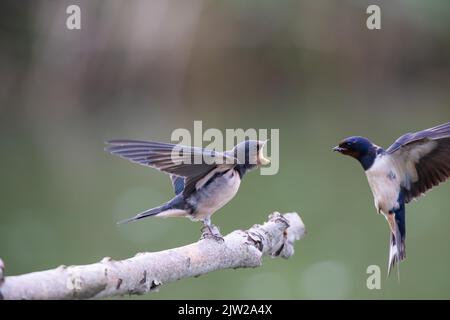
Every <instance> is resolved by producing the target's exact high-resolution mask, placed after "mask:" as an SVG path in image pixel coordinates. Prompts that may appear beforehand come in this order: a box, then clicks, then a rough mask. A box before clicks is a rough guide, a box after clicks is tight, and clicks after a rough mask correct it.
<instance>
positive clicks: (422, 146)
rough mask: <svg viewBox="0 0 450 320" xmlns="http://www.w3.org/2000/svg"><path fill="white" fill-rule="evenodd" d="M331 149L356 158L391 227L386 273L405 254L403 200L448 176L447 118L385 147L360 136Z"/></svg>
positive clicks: (449, 143)
mask: <svg viewBox="0 0 450 320" xmlns="http://www.w3.org/2000/svg"><path fill="white" fill-rule="evenodd" d="M333 150H334V151H337V152H340V153H342V154H344V155H348V156H351V157H353V158H355V159H357V160H358V161H359V162H360V163H361V165H362V167H363V168H364V171H365V173H366V176H367V180H368V182H369V186H370V189H371V190H372V193H373V197H374V202H375V207H376V209H377V211H378V213H382V214H383V215H384V216H385V218H386V220H387V222H388V224H389V228H390V231H391V233H390V249H389V261H388V275H389V274H390V272H391V270H392V268H393V267H394V266H395V264H396V263H398V262H400V261H402V260H404V259H405V258H406V248H405V236H406V225H405V204H407V203H409V202H410V201H411V200H413V199H416V198H418V197H420V196H421V195H422V194H424V193H425V192H426V191H428V190H430V189H431V188H433V187H434V186H437V185H438V184H439V183H441V182H444V181H446V180H447V179H448V177H449V176H450V122H448V123H445V124H442V125H439V126H437V127H434V128H430V129H426V130H423V131H419V132H415V133H407V134H405V135H403V136H401V137H400V138H398V139H397V140H396V141H395V142H394V143H393V144H392V145H391V146H390V147H389V148H388V149H386V150H384V149H383V148H381V147H379V146H377V145H375V144H373V143H372V142H371V141H370V140H368V139H366V138H363V137H349V138H346V139H344V140H343V141H342V142H341V143H339V145H338V146H336V147H334V148H333Z"/></svg>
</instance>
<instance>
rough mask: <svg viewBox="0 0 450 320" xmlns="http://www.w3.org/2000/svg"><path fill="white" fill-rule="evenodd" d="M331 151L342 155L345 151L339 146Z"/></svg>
mask: <svg viewBox="0 0 450 320" xmlns="http://www.w3.org/2000/svg"><path fill="white" fill-rule="evenodd" d="M331 150H333V151H334V152H340V153H342V151H344V150H345V149H344V148H341V147H339V146H336V147H334V148H333V149H331Z"/></svg>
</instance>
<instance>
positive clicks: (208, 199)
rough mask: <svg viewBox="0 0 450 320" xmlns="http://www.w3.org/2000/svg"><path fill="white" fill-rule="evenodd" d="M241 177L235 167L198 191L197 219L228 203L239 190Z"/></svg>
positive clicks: (196, 199)
mask: <svg viewBox="0 0 450 320" xmlns="http://www.w3.org/2000/svg"><path fill="white" fill-rule="evenodd" d="M240 184H241V179H240V177H239V174H238V173H237V172H236V170H234V169H230V170H228V171H226V172H225V173H224V174H223V175H220V176H218V177H215V178H214V179H213V180H212V181H210V182H208V183H207V184H205V186H204V187H202V188H200V189H199V190H198V191H197V194H196V197H195V202H196V208H197V210H196V212H195V214H194V215H195V219H204V218H206V217H207V216H210V215H211V214H213V213H214V212H215V211H217V210H219V209H220V208H222V207H223V206H224V205H226V204H227V203H228V202H229V201H230V200H231V199H233V198H234V196H235V195H236V193H237V192H238V190H239V186H240Z"/></svg>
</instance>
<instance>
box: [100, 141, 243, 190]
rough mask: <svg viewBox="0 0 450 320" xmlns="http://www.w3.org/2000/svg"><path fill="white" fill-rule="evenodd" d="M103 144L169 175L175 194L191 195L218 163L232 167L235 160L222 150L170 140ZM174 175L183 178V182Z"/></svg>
mask: <svg viewBox="0 0 450 320" xmlns="http://www.w3.org/2000/svg"><path fill="white" fill-rule="evenodd" d="M106 143H107V145H108V146H107V147H106V148H105V150H106V151H108V152H110V153H111V154H114V155H117V156H119V157H121V158H124V159H127V160H130V161H132V162H135V163H138V164H141V165H145V166H150V167H153V168H155V169H158V170H161V171H163V172H166V173H169V174H171V175H172V182H173V185H174V190H175V193H176V194H179V193H181V191H183V194H184V195H188V194H190V193H191V192H192V191H193V190H194V188H195V184H196V182H197V181H198V180H200V179H201V178H203V177H204V176H206V175H207V174H208V173H209V172H211V170H213V169H214V168H216V167H217V165H221V164H225V165H228V166H230V167H231V166H233V165H234V164H235V163H236V162H237V160H236V159H235V158H232V157H230V156H229V155H227V154H225V153H221V152H216V151H213V150H208V149H203V148H197V147H188V146H181V145H175V144H170V143H161V142H152V141H138V140H111V141H108V142H106ZM176 177H183V178H184V179H183V183H181V182H180V180H179V179H176ZM193 186H194V187H193Z"/></svg>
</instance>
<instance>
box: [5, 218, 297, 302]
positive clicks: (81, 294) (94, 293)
mask: <svg viewBox="0 0 450 320" xmlns="http://www.w3.org/2000/svg"><path fill="white" fill-rule="evenodd" d="M304 234H305V226H304V224H303V222H302V220H301V219H300V217H299V216H298V214H296V213H287V214H284V215H281V214H280V213H278V212H275V213H273V214H271V215H270V216H269V221H267V222H265V223H264V224H263V225H254V226H253V227H252V228H250V229H248V230H247V231H241V230H238V231H234V232H232V233H230V234H228V235H227V236H225V237H224V241H223V242H219V241H217V240H213V239H203V240H200V241H198V242H196V243H193V244H190V245H187V246H184V247H179V248H175V249H170V250H165V251H160V252H150V253H138V254H137V255H135V256H134V257H132V258H129V259H126V260H122V261H115V260H113V259H111V258H109V257H106V258H103V259H102V260H101V261H100V262H99V263H94V264H90V265H84V266H70V267H67V266H60V267H58V268H56V269H52V270H47V271H40V272H33V273H28V274H24V275H19V276H9V277H5V278H3V273H4V272H3V264H2V262H1V260H0V299H1V298H3V299H92V298H102V297H112V296H117V295H124V294H143V293H146V292H152V291H156V290H158V289H159V287H160V286H161V285H162V284H165V283H169V282H173V281H176V280H179V279H183V278H187V277H196V276H199V275H202V274H206V273H208V272H211V271H215V270H220V269H228V268H234V269H236V268H254V267H258V266H260V265H261V263H262V256H264V255H269V256H272V257H276V256H281V257H283V258H289V257H290V256H292V255H293V254H294V247H293V243H294V241H295V240H298V239H300V238H301V237H303V235H304Z"/></svg>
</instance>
